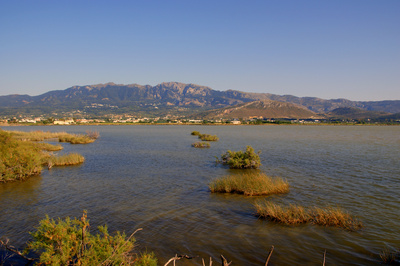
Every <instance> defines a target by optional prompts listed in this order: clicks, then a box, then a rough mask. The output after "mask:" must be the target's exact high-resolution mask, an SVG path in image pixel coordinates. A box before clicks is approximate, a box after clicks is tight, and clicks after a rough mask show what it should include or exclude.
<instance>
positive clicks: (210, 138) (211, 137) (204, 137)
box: [199, 134, 219, 141]
mask: <svg viewBox="0 0 400 266" xmlns="http://www.w3.org/2000/svg"><path fill="white" fill-rule="evenodd" d="M199 139H200V140H202V141H218V140H219V138H218V137H217V136H216V135H209V134H200V135H199Z"/></svg>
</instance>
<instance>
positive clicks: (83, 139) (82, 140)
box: [58, 133, 96, 144]
mask: <svg viewBox="0 0 400 266" xmlns="http://www.w3.org/2000/svg"><path fill="white" fill-rule="evenodd" d="M95 140H96V139H93V138H91V137H89V136H88V135H78V134H68V133H67V134H64V135H60V136H59V137H58V141H59V142H69V143H71V144H88V143H92V142H94V141H95Z"/></svg>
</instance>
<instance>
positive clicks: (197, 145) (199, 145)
mask: <svg viewBox="0 0 400 266" xmlns="http://www.w3.org/2000/svg"><path fill="white" fill-rule="evenodd" d="M192 147H195V148H210V143H208V142H200V141H199V142H195V143H192Z"/></svg>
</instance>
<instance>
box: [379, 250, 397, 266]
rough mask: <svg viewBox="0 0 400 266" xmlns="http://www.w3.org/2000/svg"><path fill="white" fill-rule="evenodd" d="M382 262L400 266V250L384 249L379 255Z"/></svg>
mask: <svg viewBox="0 0 400 266" xmlns="http://www.w3.org/2000/svg"><path fill="white" fill-rule="evenodd" d="M379 257H380V258H381V260H382V262H383V263H385V264H391V265H400V250H389V249H388V248H384V249H383V250H382V252H381V253H380V254H379Z"/></svg>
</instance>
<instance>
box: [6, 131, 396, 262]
mask: <svg viewBox="0 0 400 266" xmlns="http://www.w3.org/2000/svg"><path fill="white" fill-rule="evenodd" d="M3 129H5V130H24V131H31V130H45V131H67V132H71V133H74V132H76V133H85V132H86V130H92V131H93V130H95V131H99V132H100V136H101V137H100V138H99V139H98V140H97V141H96V142H94V143H91V144H87V145H70V144H63V146H64V150H63V151H61V153H64V152H72V151H73V152H78V153H81V154H82V155H84V156H85V158H86V161H85V163H83V164H82V165H79V166H73V167H57V168H56V167H55V168H53V169H51V170H50V171H47V170H45V171H44V172H43V173H42V175H41V176H37V177H33V178H30V179H29V180H27V181H24V182H16V183H10V184H0V213H1V215H0V225H1V226H0V237H2V238H5V237H7V238H9V239H10V241H11V243H12V244H13V245H14V246H16V247H18V248H23V245H24V242H26V241H27V240H28V239H29V234H28V231H32V230H34V227H35V226H36V225H37V224H38V221H39V220H41V219H43V218H44V216H45V214H48V215H49V216H50V217H66V216H70V217H79V216H81V215H82V211H83V210H84V209H86V210H88V216H89V219H90V220H91V227H92V230H94V229H95V228H96V227H97V226H98V225H102V224H107V225H108V227H109V230H110V231H111V232H112V231H117V230H119V231H125V232H126V233H127V234H130V233H132V232H134V231H135V230H136V229H137V228H143V230H142V231H140V232H138V233H137V234H136V239H137V242H138V244H139V248H140V249H142V250H143V249H146V248H147V250H150V251H154V252H155V253H156V255H157V257H158V258H159V261H160V265H161V264H162V265H164V263H165V262H166V261H167V260H168V259H169V258H171V257H173V256H174V255H175V254H188V255H192V256H196V255H198V256H200V258H201V257H203V258H205V259H206V260H208V258H209V257H210V256H211V257H213V260H214V261H219V260H220V259H219V255H220V254H223V255H224V256H225V257H226V258H227V259H228V260H232V261H233V262H234V264H235V265H263V263H264V262H265V258H266V257H267V255H268V252H269V249H270V247H271V245H274V246H275V250H274V253H273V255H272V258H271V260H270V265H290V264H303V265H304V264H307V265H321V264H322V259H323V253H324V251H325V250H326V252H327V255H326V257H327V258H326V263H327V265H339V264H353V265H373V264H376V263H379V253H380V252H381V251H382V250H383V248H385V247H386V248H389V249H398V248H400V230H399V228H400V219H399V216H400V127H396V126H390V127H386V126H150V125H134V126H68V127H65V126H64V127H62V126H51V127H16V128H13V127H6V128H3ZM194 130H197V131H200V132H202V133H208V134H216V135H218V136H219V138H220V140H219V141H218V142H211V148H210V149H195V148H192V147H191V143H193V142H195V141H197V138H196V137H195V136H191V135H190V133H191V132H192V131H194ZM246 145H251V146H253V147H254V148H255V150H256V151H257V150H261V152H262V153H261V162H262V167H261V171H264V172H266V173H267V174H268V175H272V176H281V177H283V178H285V179H287V181H288V182H289V183H290V193H288V194H286V195H275V196H269V197H245V196H241V195H230V194H211V193H210V192H209V189H208V183H209V182H210V181H211V180H212V179H214V178H216V177H220V176H223V175H226V174H229V173H230V172H231V171H232V170H229V169H226V168H224V167H221V166H219V165H215V156H220V155H221V154H222V153H224V152H225V151H226V150H228V149H231V150H243V149H245V147H246ZM265 198H266V199H268V200H271V201H274V202H279V203H297V204H301V205H305V206H319V207H324V206H327V205H333V206H340V207H343V208H344V209H346V210H348V211H349V212H350V213H352V214H354V215H356V216H357V217H358V218H359V219H360V220H361V221H362V222H363V224H364V225H365V227H364V228H363V229H362V230H360V231H357V232H349V231H346V230H343V229H340V228H331V227H323V226H315V225H300V226H285V225H280V224H276V223H273V222H269V221H265V220H260V219H257V217H255V216H254V212H255V211H254V208H253V203H254V202H256V201H258V200H263V199H265ZM200 258H197V259H194V260H190V261H189V260H186V261H179V262H178V265H193V264H195V265H200V264H201V259H200Z"/></svg>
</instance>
